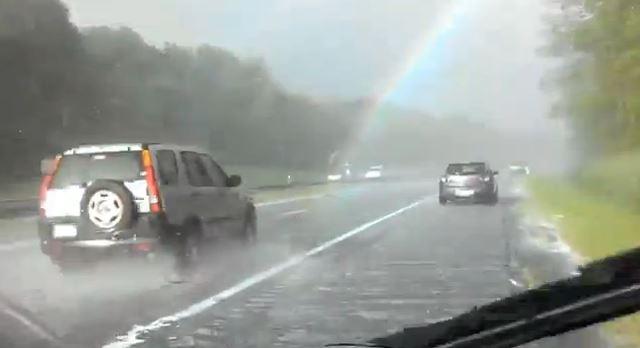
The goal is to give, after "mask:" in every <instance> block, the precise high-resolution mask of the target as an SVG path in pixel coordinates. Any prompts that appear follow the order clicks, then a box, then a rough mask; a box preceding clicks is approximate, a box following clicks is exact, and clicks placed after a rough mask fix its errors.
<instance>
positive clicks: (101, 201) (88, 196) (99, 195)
mask: <svg viewBox="0 0 640 348" xmlns="http://www.w3.org/2000/svg"><path fill="white" fill-rule="evenodd" d="M80 208H81V214H82V218H83V219H84V220H85V222H86V223H88V224H89V225H90V226H93V227H95V228H98V229H101V230H107V231H117V230H122V229H126V228H129V227H130V226H131V223H132V222H133V214H134V202H133V196H132V195H131V192H129V190H128V189H127V188H126V187H125V186H124V184H123V183H121V182H118V181H113V180H96V181H95V182H93V184H91V185H90V186H89V187H87V189H86V190H85V192H84V195H83V196H82V200H81V201H80Z"/></svg>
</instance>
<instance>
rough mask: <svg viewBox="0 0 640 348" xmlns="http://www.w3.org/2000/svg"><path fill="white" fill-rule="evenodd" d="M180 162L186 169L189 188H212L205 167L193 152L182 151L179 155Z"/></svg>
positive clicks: (211, 182)
mask: <svg viewBox="0 0 640 348" xmlns="http://www.w3.org/2000/svg"><path fill="white" fill-rule="evenodd" d="M180 156H181V157H182V161H183V162H184V165H185V167H186V168H187V179H188V180H189V184H190V185H191V186H196V187H206V186H213V180H211V177H210V176H209V173H208V172H207V167H206V166H205V164H204V163H203V162H202V159H201V158H200V155H198V154H197V153H195V152H188V151H184V152H181V153H180Z"/></svg>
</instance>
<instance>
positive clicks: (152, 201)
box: [142, 150, 162, 213]
mask: <svg viewBox="0 0 640 348" xmlns="http://www.w3.org/2000/svg"><path fill="white" fill-rule="evenodd" d="M142 164H143V166H144V171H145V179H146V181H147V190H148V191H149V206H150V208H151V212H152V213H159V212H161V211H162V202H160V190H159V189H158V182H157V181H156V175H155V172H154V170H153V161H152V160H151V152H149V150H142Z"/></svg>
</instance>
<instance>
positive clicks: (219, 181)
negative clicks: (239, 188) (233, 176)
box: [200, 154, 227, 187]
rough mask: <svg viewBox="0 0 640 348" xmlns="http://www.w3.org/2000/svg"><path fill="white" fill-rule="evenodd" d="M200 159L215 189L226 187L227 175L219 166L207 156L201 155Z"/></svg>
mask: <svg viewBox="0 0 640 348" xmlns="http://www.w3.org/2000/svg"><path fill="white" fill-rule="evenodd" d="M200 158H201V159H202V161H203V162H204V164H205V165H206V167H207V169H208V170H209V175H210V176H211V179H212V180H213V185H214V186H216V187H227V174H225V172H224V170H222V168H220V166H219V165H218V164H217V163H216V162H215V161H214V160H213V159H212V158H211V156H209V155H207V154H201V155H200Z"/></svg>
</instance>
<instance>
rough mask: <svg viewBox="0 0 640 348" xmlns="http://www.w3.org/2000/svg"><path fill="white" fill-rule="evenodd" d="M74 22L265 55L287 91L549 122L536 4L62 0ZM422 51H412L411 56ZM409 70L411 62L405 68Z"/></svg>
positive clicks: (521, 0) (497, 0)
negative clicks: (374, 97)
mask: <svg viewBox="0 0 640 348" xmlns="http://www.w3.org/2000/svg"><path fill="white" fill-rule="evenodd" d="M63 1H64V2H66V3H67V4H68V6H69V7H70V10H71V15H72V19H73V20H74V21H75V22H76V23H77V24H78V25H80V26H93V25H109V26H129V27H131V28H133V29H134V30H136V31H138V32H139V33H140V34H142V36H143V37H144V38H145V39H146V40H147V41H148V42H150V43H153V44H156V45H162V44H163V43H164V42H176V43H179V44H184V45H197V44H200V43H208V44H212V45H216V46H221V47H225V48H227V49H229V50H231V51H233V52H235V53H236V54H238V55H240V56H245V57H246V56H251V57H263V58H264V59H265V61H266V62H267V64H268V66H269V67H270V68H271V70H272V72H273V75H274V77H275V78H276V79H277V80H279V81H280V82H281V83H282V84H283V85H284V86H285V87H286V88H288V89H289V90H291V91H295V92H301V93H308V94H314V95H319V96H338V97H357V96H364V95H370V94H376V95H382V94H386V95H388V97H387V100H389V101H392V102H395V103H399V104H403V105H407V106H411V107H417V108H420V109H423V110H426V111H431V112H433V113H435V114H440V115H447V114H452V113H456V114H465V115H468V116H469V117H471V118H475V119H479V120H483V121H486V122H487V123H489V124H492V125H496V126H499V127H501V128H519V129H529V128H536V129H543V128H547V127H548V126H549V124H550V123H549V121H548V120H547V119H546V113H547V110H548V108H549V98H548V97H547V96H545V95H544V93H543V92H541V91H540V90H539V81H540V79H541V78H542V77H543V75H544V74H545V71H546V70H547V69H548V68H549V66H550V63H549V62H548V61H547V60H545V59H544V58H541V57H539V56H538V55H537V54H536V50H537V49H538V48H539V47H540V46H541V45H543V44H544V40H545V38H544V35H543V34H542V31H543V29H544V27H543V23H542V19H541V16H542V14H543V11H544V8H543V6H544V3H545V1H541V0H388V1H383V0H271V1H269V0H109V1H105V0H63ZM418 53H419V54H418ZM408 62H410V63H411V64H408Z"/></svg>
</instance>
